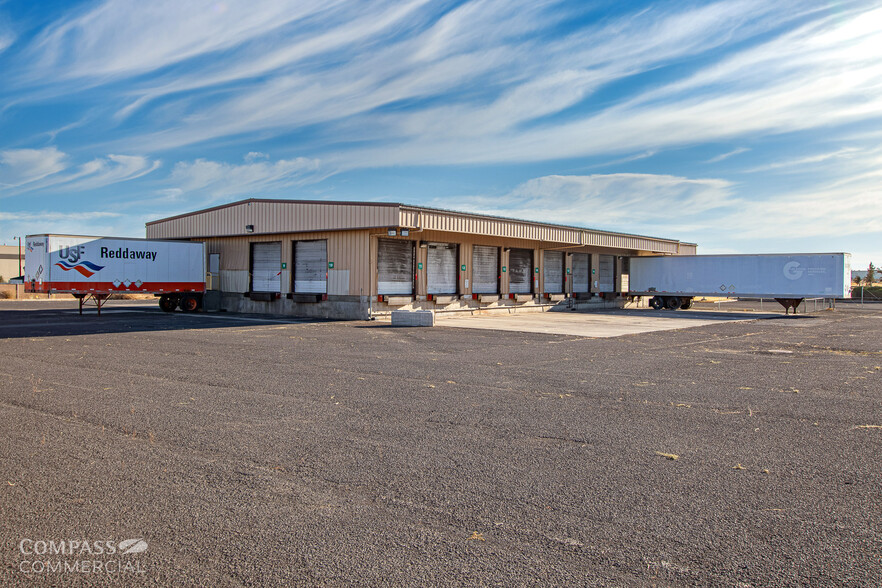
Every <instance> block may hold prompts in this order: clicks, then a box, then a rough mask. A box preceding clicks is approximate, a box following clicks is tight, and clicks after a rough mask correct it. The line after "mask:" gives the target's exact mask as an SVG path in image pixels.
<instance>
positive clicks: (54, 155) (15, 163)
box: [0, 147, 68, 194]
mask: <svg viewBox="0 0 882 588" xmlns="http://www.w3.org/2000/svg"><path fill="white" fill-rule="evenodd" d="M67 160H68V156H67V154H66V153H62V152H61V151H59V150H58V149H57V148H56V147H46V148H45V149H7V150H5V151H0V190H8V189H12V188H19V187H21V186H26V185H28V184H32V183H34V182H38V181H40V180H42V179H44V178H46V177H48V176H52V175H54V174H57V173H58V172H60V171H62V170H64V169H65V168H67ZM0 194H2V192H0Z"/></svg>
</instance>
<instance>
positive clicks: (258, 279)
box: [251, 241, 282, 292]
mask: <svg viewBox="0 0 882 588" xmlns="http://www.w3.org/2000/svg"><path fill="white" fill-rule="evenodd" d="M251 291H252V292H281V291H282V243H281V241H274V242H272V243H252V244H251Z"/></svg>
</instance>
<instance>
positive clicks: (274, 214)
mask: <svg viewBox="0 0 882 588" xmlns="http://www.w3.org/2000/svg"><path fill="white" fill-rule="evenodd" d="M147 238H148V239H187V240H193V241H203V242H205V243H206V248H207V252H208V260H207V268H208V283H209V289H210V290H212V291H215V292H217V293H218V294H217V296H216V297H215V298H216V299H218V302H217V303H218V304H219V305H220V306H221V308H223V309H226V310H229V311H235V312H269V313H274V314H290V315H295V316H311V317H328V318H349V319H365V318H369V317H371V316H373V315H376V314H380V313H386V312H390V311H391V310H397V309H430V310H435V311H439V312H441V311H459V312H478V311H494V310H495V311H503V312H512V311H516V310H518V311H523V310H547V309H549V308H551V307H555V306H557V307H561V306H566V307H568V308H573V307H575V308H591V307H608V306H622V305H624V304H625V303H626V302H627V298H626V297H623V296H622V293H626V292H627V291H628V258H629V257H631V256H636V255H658V254H666V255H679V254H683V255H686V254H694V253H695V249H696V246H695V244H693V243H681V242H680V241H676V240H672V239H659V238H654V237H645V236H639V235H628V234H623V233H612V232H607V231H597V230H593V229H587V228H582V227H571V226H563V225H554V224H548V223H539V222H529V221H524V220H516V219H509V218H501V217H494V216H486V215H480V214H470V213H463V212H454V211H449V210H440V209H435V208H426V207H420V206H409V205H404V204H394V203H376V202H327V201H305V200H264V199H248V200H242V201H240V202H234V203H232V204H227V205H224V206H217V207H214V208H208V209H205V210H199V211H196V212H192V213H188V214H183V215H179V216H174V217H170V218H165V219H161V220H157V221H153V222H150V223H147Z"/></svg>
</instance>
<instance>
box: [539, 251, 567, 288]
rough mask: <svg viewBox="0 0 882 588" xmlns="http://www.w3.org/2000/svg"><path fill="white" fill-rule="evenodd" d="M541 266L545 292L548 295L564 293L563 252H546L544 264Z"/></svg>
mask: <svg viewBox="0 0 882 588" xmlns="http://www.w3.org/2000/svg"><path fill="white" fill-rule="evenodd" d="M543 265H544V267H543V271H542V274H543V277H544V278H545V280H544V281H545V288H544V290H545V292H546V293H548V294H560V293H561V292H563V291H564V287H563V285H564V282H563V278H564V252H563V251H546V252H545V263H544V264H543Z"/></svg>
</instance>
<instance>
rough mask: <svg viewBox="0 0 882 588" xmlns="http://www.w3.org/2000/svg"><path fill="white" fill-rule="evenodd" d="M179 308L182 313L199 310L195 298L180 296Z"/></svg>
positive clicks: (197, 301)
mask: <svg viewBox="0 0 882 588" xmlns="http://www.w3.org/2000/svg"><path fill="white" fill-rule="evenodd" d="M180 306H181V310H183V311H184V312H196V311H197V310H198V309H199V299H198V298H196V297H195V296H181V303H180Z"/></svg>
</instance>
